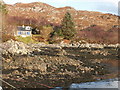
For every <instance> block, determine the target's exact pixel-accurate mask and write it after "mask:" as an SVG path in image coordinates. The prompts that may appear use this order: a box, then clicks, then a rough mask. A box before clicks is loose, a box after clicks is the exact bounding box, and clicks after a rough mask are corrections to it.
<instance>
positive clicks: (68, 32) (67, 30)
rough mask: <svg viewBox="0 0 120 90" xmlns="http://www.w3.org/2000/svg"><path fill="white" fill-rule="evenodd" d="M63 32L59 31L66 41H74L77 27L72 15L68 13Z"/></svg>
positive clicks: (63, 23) (62, 27) (64, 20)
mask: <svg viewBox="0 0 120 90" xmlns="http://www.w3.org/2000/svg"><path fill="white" fill-rule="evenodd" d="M60 30H61V31H59V32H60V33H61V34H62V35H63V36H64V38H65V39H72V38H73V37H74V35H75V33H76V30H75V25H74V22H73V19H72V17H71V14H70V13H69V12H67V13H66V14H65V17H64V18H63V21H62V26H61V29H60Z"/></svg>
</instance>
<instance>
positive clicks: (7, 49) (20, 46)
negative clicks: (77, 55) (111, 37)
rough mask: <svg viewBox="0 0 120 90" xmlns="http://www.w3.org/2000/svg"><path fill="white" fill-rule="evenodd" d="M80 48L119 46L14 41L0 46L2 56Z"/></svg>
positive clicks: (112, 45) (116, 45) (119, 46)
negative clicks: (50, 49)
mask: <svg viewBox="0 0 120 90" xmlns="http://www.w3.org/2000/svg"><path fill="white" fill-rule="evenodd" d="M64 47H66V48H72V47H73V48H81V49H105V48H109V49H118V48H120V44H109V45H107V44H89V43H85V44H81V43H80V42H77V43H74V44H73V43H72V44H63V43H62V44H45V43H38V44H25V43H23V42H18V41H14V40H9V41H7V42H5V43H1V44H0V50H1V51H2V54H8V53H9V54H12V55H17V54H19V55H27V54H30V53H32V52H34V51H38V52H40V51H41V50H40V48H52V49H57V50H58V51H62V48H64Z"/></svg>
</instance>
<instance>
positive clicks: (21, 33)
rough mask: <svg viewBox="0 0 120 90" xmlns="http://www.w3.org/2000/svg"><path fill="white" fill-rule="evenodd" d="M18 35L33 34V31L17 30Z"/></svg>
mask: <svg viewBox="0 0 120 90" xmlns="http://www.w3.org/2000/svg"><path fill="white" fill-rule="evenodd" d="M17 36H22V37H27V36H32V32H31V31H17Z"/></svg>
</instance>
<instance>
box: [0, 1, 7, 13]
mask: <svg viewBox="0 0 120 90" xmlns="http://www.w3.org/2000/svg"><path fill="white" fill-rule="evenodd" d="M0 12H2V13H3V14H7V9H6V5H5V4H2V3H0Z"/></svg>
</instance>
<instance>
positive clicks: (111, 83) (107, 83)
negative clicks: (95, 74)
mask: <svg viewBox="0 0 120 90" xmlns="http://www.w3.org/2000/svg"><path fill="white" fill-rule="evenodd" d="M118 84H119V81H118V79H117V78H116V79H108V80H101V81H96V82H87V83H81V84H76V83H73V84H72V85H70V90H82V89H83V90H84V89H85V88H88V89H90V88H106V89H107V88H118Z"/></svg>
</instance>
